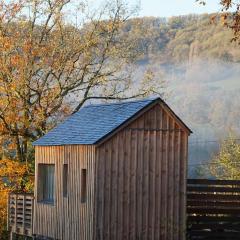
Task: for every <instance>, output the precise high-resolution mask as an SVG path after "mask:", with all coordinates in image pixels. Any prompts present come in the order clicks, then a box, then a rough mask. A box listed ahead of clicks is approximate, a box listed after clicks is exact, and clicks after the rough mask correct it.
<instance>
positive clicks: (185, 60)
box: [124, 14, 240, 163]
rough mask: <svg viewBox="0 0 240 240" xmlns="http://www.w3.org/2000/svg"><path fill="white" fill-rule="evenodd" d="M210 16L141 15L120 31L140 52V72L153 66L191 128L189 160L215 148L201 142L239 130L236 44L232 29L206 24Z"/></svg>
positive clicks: (201, 158)
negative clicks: (144, 16)
mask: <svg viewBox="0 0 240 240" xmlns="http://www.w3.org/2000/svg"><path fill="white" fill-rule="evenodd" d="M210 18H211V15H207V14H205V15H188V16H181V17H173V18H170V19H168V20H167V19H163V18H141V19H134V20H131V21H129V22H128V24H127V26H126V28H125V30H124V31H125V33H126V32H128V34H129V35H128V37H129V38H132V39H134V38H135V39H137V46H138V48H139V49H140V50H141V51H143V52H144V54H143V55H142V56H141V58H140V59H139V61H138V71H139V72H140V73H141V72H142V71H143V70H145V69H151V70H152V72H154V74H155V77H156V78H159V77H161V78H163V79H164V80H165V81H166V91H167V93H168V94H167V101H168V102H169V103H170V106H171V107H172V108H173V109H174V110H175V111H176V113H178V114H179V116H180V117H181V118H182V119H183V120H184V121H185V122H186V123H187V124H188V125H189V126H190V128H191V129H192V130H193V132H194V134H193V135H192V137H191V142H192V143H191V146H190V151H191V150H193V149H194V150H193V153H191V154H190V163H196V162H197V163H199V162H202V161H208V160H209V158H210V157H211V155H212V154H213V149H215V150H216V148H217V146H216V145H217V143H215V144H213V147H211V146H210V145H211V144H210V145H209V144H207V142H206V143H205V141H218V140H219V139H223V138H226V136H227V135H228V133H229V131H230V130H231V131H234V132H235V133H236V134H237V135H238V134H239V133H240V121H239V119H240V111H239V109H240V94H239V93H240V46H239V45H237V44H236V43H232V42H231V38H232V33H231V31H230V30H228V29H225V28H224V27H223V26H222V25H221V24H210ZM139 26H140V29H141V30H140V31H139V30H137V28H138V27H139ZM196 141H198V142H199V141H200V142H202V143H203V146H201V147H199V146H200V145H199V143H197V142H196ZM196 145H198V146H196ZM206 145H208V146H209V147H208V149H207V148H206ZM204 146H205V147H204ZM196 147H197V148H198V147H199V148H201V149H200V150H199V151H198V153H199V156H198V155H197V154H198V153H197V151H196ZM209 148H210V149H209ZM203 149H207V150H206V151H207V152H205V153H203V151H205V150H203Z"/></svg>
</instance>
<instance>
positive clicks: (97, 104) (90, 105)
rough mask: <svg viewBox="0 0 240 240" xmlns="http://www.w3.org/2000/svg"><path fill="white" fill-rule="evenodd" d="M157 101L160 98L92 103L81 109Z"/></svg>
mask: <svg viewBox="0 0 240 240" xmlns="http://www.w3.org/2000/svg"><path fill="white" fill-rule="evenodd" d="M157 99H161V98H160V97H152V98H144V99H140V100H133V101H124V100H123V101H122V102H112V103H93V104H89V105H86V106H84V107H83V108H87V107H95V106H96V107H98V106H108V105H120V104H127V103H137V102H147V101H154V100H157Z"/></svg>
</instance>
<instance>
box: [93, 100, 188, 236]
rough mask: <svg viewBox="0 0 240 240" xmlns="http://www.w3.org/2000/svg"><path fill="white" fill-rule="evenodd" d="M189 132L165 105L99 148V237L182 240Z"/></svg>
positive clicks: (96, 198)
mask: <svg viewBox="0 0 240 240" xmlns="http://www.w3.org/2000/svg"><path fill="white" fill-rule="evenodd" d="M188 134H189V133H188V132H187V131H185V129H183V128H182V126H181V125H180V124H179V123H178V121H177V120H176V119H175V118H174V117H173V116H172V115H171V114H170V113H169V112H168V111H167V110H166V108H164V107H162V106H161V105H160V104H159V105H156V106H154V107H153V108H152V109H150V110H149V111H147V112H145V113H144V114H143V115H142V116H140V117H139V118H138V119H136V120H135V121H134V122H132V123H131V124H129V125H128V126H126V127H125V128H124V129H122V130H121V131H120V132H118V133H117V134H116V135H115V136H113V137H112V138H111V139H109V140H108V141H106V142H104V143H103V144H102V145H100V146H98V147H97V148H96V162H97V163H98V164H97V168H96V179H97V181H96V188H95V190H96V193H95V212H94V214H95V216H94V218H95V219H96V221H95V223H94V229H95V235H94V239H95V240H103V239H104V240H112V239H119V240H123V239H126V240H136V239H141V240H142V239H143V240H144V239H146V240H150V239H152V240H155V239H156V240H159V239H161V240H183V239H185V228H186V225H185V220H186V206H185V204H186V171H187V139H188Z"/></svg>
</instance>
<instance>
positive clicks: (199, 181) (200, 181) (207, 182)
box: [187, 179, 240, 186]
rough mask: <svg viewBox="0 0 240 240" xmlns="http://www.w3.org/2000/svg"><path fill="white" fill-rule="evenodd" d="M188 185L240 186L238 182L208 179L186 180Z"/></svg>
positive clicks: (239, 181)
mask: <svg viewBox="0 0 240 240" xmlns="http://www.w3.org/2000/svg"><path fill="white" fill-rule="evenodd" d="M187 184H188V185H191V184H193V185H198V184H200V185H202V184H204V185H220V186H223V185H240V180H209V179H188V180H187Z"/></svg>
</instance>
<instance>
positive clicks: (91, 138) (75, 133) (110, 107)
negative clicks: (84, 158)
mask: <svg viewBox="0 0 240 240" xmlns="http://www.w3.org/2000/svg"><path fill="white" fill-rule="evenodd" d="M158 100H161V99H160V98H154V99H145V100H139V101H131V102H120V103H112V104H96V105H88V106H85V107H83V108H81V109H80V110H79V111H78V112H76V113H75V114H73V115H71V116H70V117H69V118H67V120H66V121H64V122H63V123H61V124H59V125H58V126H57V127H55V128H54V129H53V130H51V131H49V132H48V133H47V134H46V135H45V136H43V137H42V138H40V139H39V140H37V141H35V142H34V144H33V145H35V146H52V145H53V146H54V145H71V144H96V143H97V142H98V141H99V140H101V139H103V138H104V137H106V136H107V135H108V134H110V133H111V132H113V131H114V130H116V129H117V128H118V127H119V126H121V125H122V124H123V123H125V122H126V121H128V120H129V119H130V118H131V117H133V116H134V115H135V114H136V113H138V112H139V111H141V110H142V109H144V108H145V107H147V106H148V105H150V104H152V103H153V102H155V101H158ZM161 101H162V100H161Z"/></svg>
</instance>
